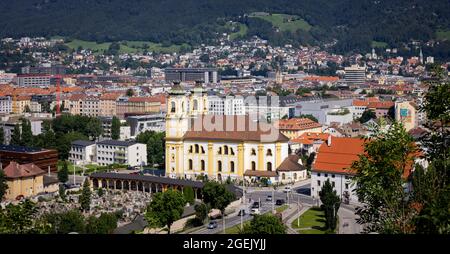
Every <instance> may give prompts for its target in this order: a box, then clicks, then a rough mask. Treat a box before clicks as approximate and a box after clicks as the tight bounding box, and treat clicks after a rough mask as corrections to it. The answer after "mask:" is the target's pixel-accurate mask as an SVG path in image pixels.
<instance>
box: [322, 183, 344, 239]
mask: <svg viewBox="0 0 450 254" xmlns="http://www.w3.org/2000/svg"><path fill="white" fill-rule="evenodd" d="M319 196H320V201H321V202H322V206H321V208H322V210H323V211H324V213H325V227H326V228H327V229H331V230H334V229H335V228H336V224H337V213H338V210H339V206H340V205H341V200H340V198H339V196H338V195H337V194H336V190H333V186H331V183H330V180H329V179H328V180H327V181H326V182H325V184H324V185H323V187H322V190H321V191H320V192H319Z"/></svg>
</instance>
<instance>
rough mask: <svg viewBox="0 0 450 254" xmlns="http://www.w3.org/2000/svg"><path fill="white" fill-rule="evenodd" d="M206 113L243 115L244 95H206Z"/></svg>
mask: <svg viewBox="0 0 450 254" xmlns="http://www.w3.org/2000/svg"><path fill="white" fill-rule="evenodd" d="M208 113H209V114H212V115H245V106H244V97H242V96H208Z"/></svg>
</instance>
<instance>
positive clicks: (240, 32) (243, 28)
mask: <svg viewBox="0 0 450 254" xmlns="http://www.w3.org/2000/svg"><path fill="white" fill-rule="evenodd" d="M233 25H234V26H235V27H236V23H235V24H233ZM237 25H238V28H239V30H238V31H237V32H234V33H231V34H230V40H235V39H237V38H239V37H244V36H245V35H246V34H247V31H248V27H247V26H246V25H245V24H242V23H237ZM227 26H228V27H230V26H232V25H230V24H229V23H227Z"/></svg>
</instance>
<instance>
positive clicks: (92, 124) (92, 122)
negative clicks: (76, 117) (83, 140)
mask: <svg viewBox="0 0 450 254" xmlns="http://www.w3.org/2000/svg"><path fill="white" fill-rule="evenodd" d="M86 134H87V136H89V137H90V138H91V139H92V140H96V139H97V138H98V137H100V135H102V134H103V128H102V122H101V121H100V120H99V119H97V118H90V119H89V122H88V123H87V125H86Z"/></svg>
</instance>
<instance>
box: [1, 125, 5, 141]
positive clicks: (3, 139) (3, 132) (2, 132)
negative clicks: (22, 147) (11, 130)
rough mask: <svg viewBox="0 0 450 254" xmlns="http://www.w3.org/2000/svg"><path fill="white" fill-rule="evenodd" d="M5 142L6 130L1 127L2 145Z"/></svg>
mask: <svg viewBox="0 0 450 254" xmlns="http://www.w3.org/2000/svg"><path fill="white" fill-rule="evenodd" d="M4 144H5V130H3V127H0V145H4Z"/></svg>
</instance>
